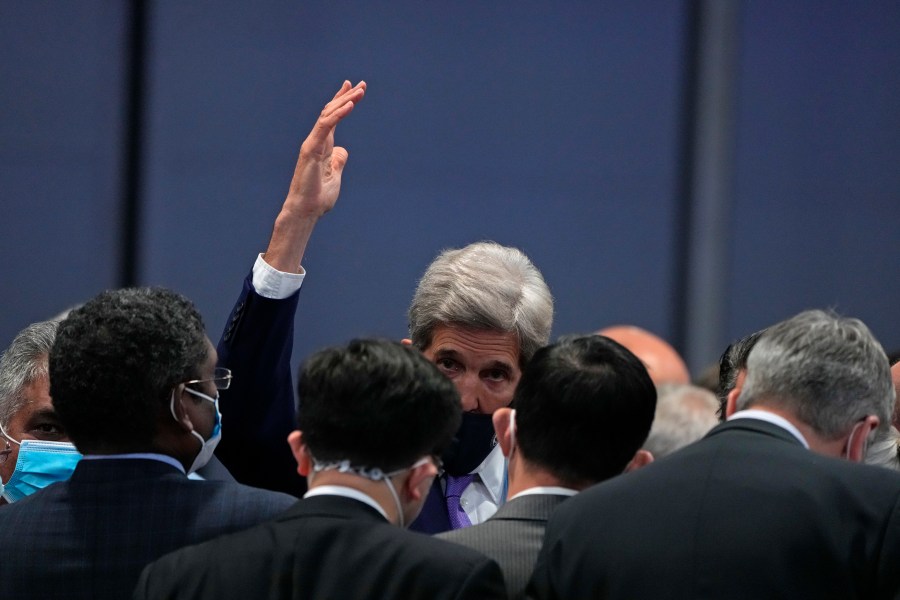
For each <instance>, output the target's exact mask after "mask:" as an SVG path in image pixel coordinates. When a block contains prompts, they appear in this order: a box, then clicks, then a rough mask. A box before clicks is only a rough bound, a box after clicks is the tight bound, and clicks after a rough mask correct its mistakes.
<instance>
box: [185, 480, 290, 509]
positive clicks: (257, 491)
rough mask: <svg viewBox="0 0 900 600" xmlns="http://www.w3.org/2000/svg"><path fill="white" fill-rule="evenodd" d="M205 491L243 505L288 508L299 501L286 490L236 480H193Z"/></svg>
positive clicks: (230, 502) (220, 500)
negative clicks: (246, 483) (257, 486)
mask: <svg viewBox="0 0 900 600" xmlns="http://www.w3.org/2000/svg"><path fill="white" fill-rule="evenodd" d="M190 483H191V484H192V485H196V487H197V488H199V489H202V490H203V493H205V494H208V495H210V496H212V497H215V498H216V499H217V500H218V501H219V502H227V503H229V504H239V505H242V506H248V503H249V505H252V506H268V507H275V508H281V509H286V508H288V507H290V506H293V505H294V504H295V503H296V502H297V498H295V497H294V496H291V495H290V494H285V493H284V492H274V491H272V490H264V489H261V488H255V487H251V486H249V485H244V484H242V483H237V482H234V481H205V480H200V481H191V482H190Z"/></svg>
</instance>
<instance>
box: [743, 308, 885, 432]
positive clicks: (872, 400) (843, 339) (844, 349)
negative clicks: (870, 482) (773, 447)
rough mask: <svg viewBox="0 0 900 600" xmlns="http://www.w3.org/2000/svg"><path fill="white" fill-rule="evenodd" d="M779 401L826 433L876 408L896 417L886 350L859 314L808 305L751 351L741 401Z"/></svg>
mask: <svg viewBox="0 0 900 600" xmlns="http://www.w3.org/2000/svg"><path fill="white" fill-rule="evenodd" d="M755 405H766V406H772V407H778V408H781V409H783V410H786V411H788V412H790V413H791V414H793V415H794V416H795V417H796V418H797V419H799V420H800V421H802V422H803V423H805V424H807V425H809V426H810V427H811V428H812V429H813V430H814V431H815V432H817V433H818V434H819V435H821V436H823V437H825V438H827V439H836V438H837V437H839V436H841V435H843V434H845V433H846V432H847V431H848V430H849V429H850V427H851V426H853V425H854V424H855V423H857V422H858V421H860V420H861V419H863V418H865V417H866V416H867V415H875V416H877V417H878V418H879V420H880V427H881V428H884V427H887V426H888V425H889V423H890V416H891V412H892V410H893V407H894V388H893V384H892V383H891V376H890V368H889V366H888V361H887V356H885V354H884V350H883V349H882V348H881V345H880V344H879V343H878V341H877V340H876V339H875V338H874V336H873V335H872V333H871V332H870V331H869V329H868V327H866V326H865V324H864V323H863V322H862V321H860V320H858V319H851V318H844V317H840V316H838V315H835V314H833V313H828V312H824V311H821V310H809V311H805V312H802V313H800V314H798V315H797V316H795V317H792V318H790V319H788V320H786V321H782V322H781V323H778V324H777V325H773V326H772V327H770V328H769V329H767V330H766V332H765V333H764V334H763V335H762V336H761V337H760V338H759V340H758V341H757V343H756V345H755V346H754V347H753V350H752V351H751V352H750V356H749V358H748V359H747V379H746V382H745V383H744V387H743V391H742V392H741V394H740V396H739V397H738V399H737V405H736V408H737V409H738V410H743V409H745V408H751V407H753V406H755Z"/></svg>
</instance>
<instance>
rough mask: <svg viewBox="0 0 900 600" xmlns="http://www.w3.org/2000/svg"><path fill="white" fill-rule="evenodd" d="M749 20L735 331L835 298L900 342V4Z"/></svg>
mask: <svg viewBox="0 0 900 600" xmlns="http://www.w3.org/2000/svg"><path fill="white" fill-rule="evenodd" d="M743 17H744V18H743V31H742V45H743V54H742V60H741V68H740V72H739V79H738V81H739V90H738V91H739V96H738V97H739V106H738V111H739V117H738V123H737V128H738V136H737V137H738V146H737V172H736V182H737V190H736V202H737V205H736V210H735V219H734V223H733V250H732V270H731V286H730V318H729V326H728V329H729V331H728V333H729V334H730V336H732V337H738V336H741V335H744V334H746V333H748V332H750V331H752V330H754V329H758V328H760V327H763V326H765V325H768V324H770V323H772V322H774V321H776V320H779V319H781V318H784V317H786V316H789V315H791V314H793V313H795V312H798V311H800V310H802V309H805V308H811V307H834V308H835V309H837V310H838V311H839V312H841V313H843V314H848V315H853V316H857V317H860V318H862V319H863V320H864V321H866V322H867V323H868V325H869V326H870V327H871V328H872V330H873V331H874V332H875V334H876V335H877V336H878V337H879V339H880V340H881V341H882V343H883V344H884V345H885V346H886V347H888V348H889V349H890V348H897V347H900V319H898V318H897V307H898V306H900V277H898V270H900V110H898V107H900V4H897V3H896V2H888V1H883V2H852V3H851V2H839V1H834V2H801V3H785V2H777V1H766V2H748V3H746V4H745V6H744V15H743Z"/></svg>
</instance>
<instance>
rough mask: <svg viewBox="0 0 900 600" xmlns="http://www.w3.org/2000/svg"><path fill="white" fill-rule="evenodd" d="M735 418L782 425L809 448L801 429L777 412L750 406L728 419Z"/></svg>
mask: <svg viewBox="0 0 900 600" xmlns="http://www.w3.org/2000/svg"><path fill="white" fill-rule="evenodd" d="M733 419H756V420H758V421H765V422H767V423H771V424H772V425H776V426H778V427H781V428H782V429H784V430H785V431H787V432H788V433H790V434H791V435H793V436H794V437H795V438H797V439H798V440H799V441H800V443H801V444H803V447H804V448H806V449H807V450H809V443H807V441H806V438H805V437H803V434H802V433H800V430H799V429H797V428H796V427H795V426H794V424H793V423H791V422H790V421H788V420H787V419H785V418H784V417H782V416H779V415H776V414H775V413H772V412H769V411H767V410H760V409H756V408H748V409H747V410H739V411H738V412H736V413H734V414H733V415H731V416H730V417H728V420H729V421H731V420H733Z"/></svg>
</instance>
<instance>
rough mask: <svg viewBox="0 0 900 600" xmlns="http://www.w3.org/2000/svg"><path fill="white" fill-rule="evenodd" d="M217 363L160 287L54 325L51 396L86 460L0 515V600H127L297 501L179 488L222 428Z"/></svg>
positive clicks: (114, 298)
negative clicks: (145, 572)
mask: <svg viewBox="0 0 900 600" xmlns="http://www.w3.org/2000/svg"><path fill="white" fill-rule="evenodd" d="M215 363H216V353H215V349H214V348H213V347H212V344H211V342H210V341H209V338H207V337H206V334H205V332H204V329H203V323H202V320H201V318H200V315H199V313H197V311H196V309H195V308H194V307H193V305H192V304H191V303H190V302H189V301H188V300H187V299H185V298H183V297H181V296H179V295H177V294H175V293H174V292H170V291H168V290H163V289H159V288H156V289H151V288H140V289H127V290H117V291H112V292H105V293H103V294H101V295H99V296H98V297H96V298H94V299H93V300H91V301H89V302H88V303H87V304H85V305H84V306H82V307H81V308H77V309H75V310H73V311H72V312H71V313H70V314H69V316H68V318H66V319H65V320H64V321H62V322H61V323H60V325H59V327H58V332H57V335H56V340H55V341H54V343H53V346H52V348H51V350H50V356H49V374H50V382H51V384H50V385H51V387H50V393H51V396H52V398H53V406H54V408H55V409H56V413H57V415H58V418H59V420H60V422H61V423H62V425H63V427H64V428H65V431H66V432H67V433H68V435H69V437H70V439H71V440H72V442H74V444H75V446H76V447H77V449H78V451H79V452H81V453H82V454H83V455H84V457H83V458H82V459H81V461H80V462H79V463H78V465H77V466H76V467H75V471H74V473H73V474H72V476H71V478H70V479H69V480H68V481H63V482H58V483H54V484H51V485H49V486H47V487H45V488H44V489H42V490H40V491H37V492H35V493H34V494H31V495H30V496H28V497H26V498H23V499H22V500H19V501H18V502H15V503H13V504H10V505H9V506H6V507H4V508H3V509H2V510H0V531H2V532H3V557H2V560H0V597H2V598H3V599H4V600H11V599H14V598H32V597H35V596H39V597H41V598H67V599H78V598H85V599H88V598H91V599H98V598H123V597H127V595H128V594H129V593H130V592H131V590H132V589H133V588H134V585H135V583H136V582H137V578H138V575H140V572H141V569H142V568H143V567H144V566H145V565H146V564H147V563H148V562H150V561H151V560H154V559H156V558H158V557H159V556H161V555H163V554H165V553H166V552H169V551H171V550H174V549H176V548H179V547H182V546H185V545H187V544H191V543H196V542H200V541H203V540H206V539H209V538H212V537H215V536H217V535H220V534H223V533H227V532H231V531H236V530H239V529H244V528H247V527H249V526H251V525H255V524H256V523H259V522H261V521H263V520H266V519H269V518H271V517H273V516H275V515H277V514H279V513H280V512H282V511H283V510H285V509H286V508H288V507H289V506H291V505H292V504H293V502H294V499H293V498H291V497H290V496H288V495H286V494H279V493H276V492H269V491H263V490H257V489H253V488H249V487H245V486H242V485H238V484H236V483H229V482H223V481H192V480H190V479H188V476H187V474H189V473H192V472H194V471H195V470H196V469H198V468H200V467H201V466H203V464H204V463H205V462H206V461H207V460H208V459H209V457H210V456H211V455H212V451H213V448H214V447H215V443H216V441H217V440H218V437H219V435H220V432H221V421H220V418H219V413H218V402H217V395H218V391H217V390H219V389H223V388H226V387H228V384H229V383H230V381H231V375H230V373H228V372H225V371H221V370H217V369H216V367H215ZM34 460H50V461H52V460H53V455H52V452H48V453H47V454H46V455H44V456H41V457H34Z"/></svg>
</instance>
